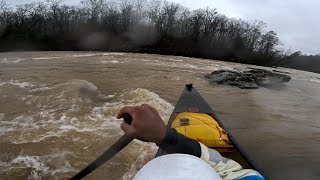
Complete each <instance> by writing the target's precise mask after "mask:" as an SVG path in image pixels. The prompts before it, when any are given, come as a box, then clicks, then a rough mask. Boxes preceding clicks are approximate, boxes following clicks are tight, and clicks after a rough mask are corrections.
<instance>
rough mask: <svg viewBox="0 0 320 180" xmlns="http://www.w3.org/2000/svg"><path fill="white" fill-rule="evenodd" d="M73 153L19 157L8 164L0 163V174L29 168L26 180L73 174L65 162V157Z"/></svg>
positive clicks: (70, 167)
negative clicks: (67, 173)
mask: <svg viewBox="0 0 320 180" xmlns="http://www.w3.org/2000/svg"><path fill="white" fill-rule="evenodd" d="M69 155H72V156H73V153H71V152H68V151H62V152H59V153H54V154H48V155H44V156H32V155H19V156H17V157H15V158H14V159H13V160H12V161H10V162H1V163H0V167H1V170H0V171H1V172H4V173H6V172H8V171H10V170H11V169H16V168H17V169H21V168H22V169H26V168H30V169H31V172H30V174H29V176H28V179H32V180H34V179H46V178H49V177H51V178H52V176H54V175H56V174H63V173H66V172H74V171H75V169H74V168H73V167H72V166H71V165H70V163H69V161H68V160H66V156H69Z"/></svg>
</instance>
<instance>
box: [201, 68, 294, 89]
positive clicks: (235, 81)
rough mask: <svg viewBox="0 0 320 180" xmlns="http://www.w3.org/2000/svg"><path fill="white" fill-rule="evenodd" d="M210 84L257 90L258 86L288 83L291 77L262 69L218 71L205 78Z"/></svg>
mask: <svg viewBox="0 0 320 180" xmlns="http://www.w3.org/2000/svg"><path fill="white" fill-rule="evenodd" d="M205 78H206V79H208V80H209V82H210V83H214V84H227V85H231V86H237V87H239V88H243V89H257V88H259V86H263V87H271V86H277V85H280V84H282V83H285V82H288V81H290V79H291V77H290V76H288V75H284V74H279V73H274V72H271V71H267V70H264V69H251V70H249V71H243V72H239V71H229V70H219V71H214V72H212V73H211V74H208V75H206V76H205Z"/></svg>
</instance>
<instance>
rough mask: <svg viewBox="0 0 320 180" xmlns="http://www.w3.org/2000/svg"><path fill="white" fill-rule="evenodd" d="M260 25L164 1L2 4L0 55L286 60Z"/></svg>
mask: <svg viewBox="0 0 320 180" xmlns="http://www.w3.org/2000/svg"><path fill="white" fill-rule="evenodd" d="M265 28H266V24H265V23H263V22H260V21H254V22H247V21H243V20H240V19H233V18H227V17H226V16H224V15H222V14H219V13H217V11H216V9H210V8H204V9H198V10H194V11H190V10H189V9H187V8H185V7H183V6H181V5H180V4H176V3H169V2H167V1H162V0H131V1H130V0H122V1H116V2H110V1H104V0H85V1H83V2H81V3H80V4H79V5H77V6H68V5H64V4H60V3H59V1H56V0H48V1H47V2H46V3H44V2H38V3H32V4H25V5H19V6H16V7H10V6H9V5H8V4H6V3H5V1H4V0H0V51H12V50H99V51H100V50H101V51H124V52H145V53H158V54H170V55H183V56H192V57H202V58H211V59H220V60H226V61H234V62H240V63H248V64H256V65H264V66H273V65H279V64H283V63H285V62H286V61H288V60H289V59H290V56H288V55H287V54H286V53H284V52H281V51H279V50H277V48H276V46H277V45H278V43H279V39H278V37H277V35H276V33H275V32H274V31H266V29H265Z"/></svg>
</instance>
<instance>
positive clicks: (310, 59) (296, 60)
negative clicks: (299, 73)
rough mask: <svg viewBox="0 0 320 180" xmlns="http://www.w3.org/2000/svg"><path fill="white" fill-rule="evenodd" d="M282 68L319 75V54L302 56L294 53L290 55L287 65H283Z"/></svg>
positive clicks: (299, 53)
mask: <svg viewBox="0 0 320 180" xmlns="http://www.w3.org/2000/svg"><path fill="white" fill-rule="evenodd" d="M283 67H287V68H292V69H300V70H304V71H311V72H315V73H320V54H319V55H302V54H301V52H296V53H294V54H292V55H291V59H290V61H289V62H288V63H285V64H283Z"/></svg>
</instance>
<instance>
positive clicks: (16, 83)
mask: <svg viewBox="0 0 320 180" xmlns="http://www.w3.org/2000/svg"><path fill="white" fill-rule="evenodd" d="M5 84H10V85H14V86H19V87H20V88H31V87H34V86H36V85H34V84H32V83H29V82H20V81H19V80H10V81H7V82H3V83H1V84H0V86H3V85H5Z"/></svg>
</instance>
